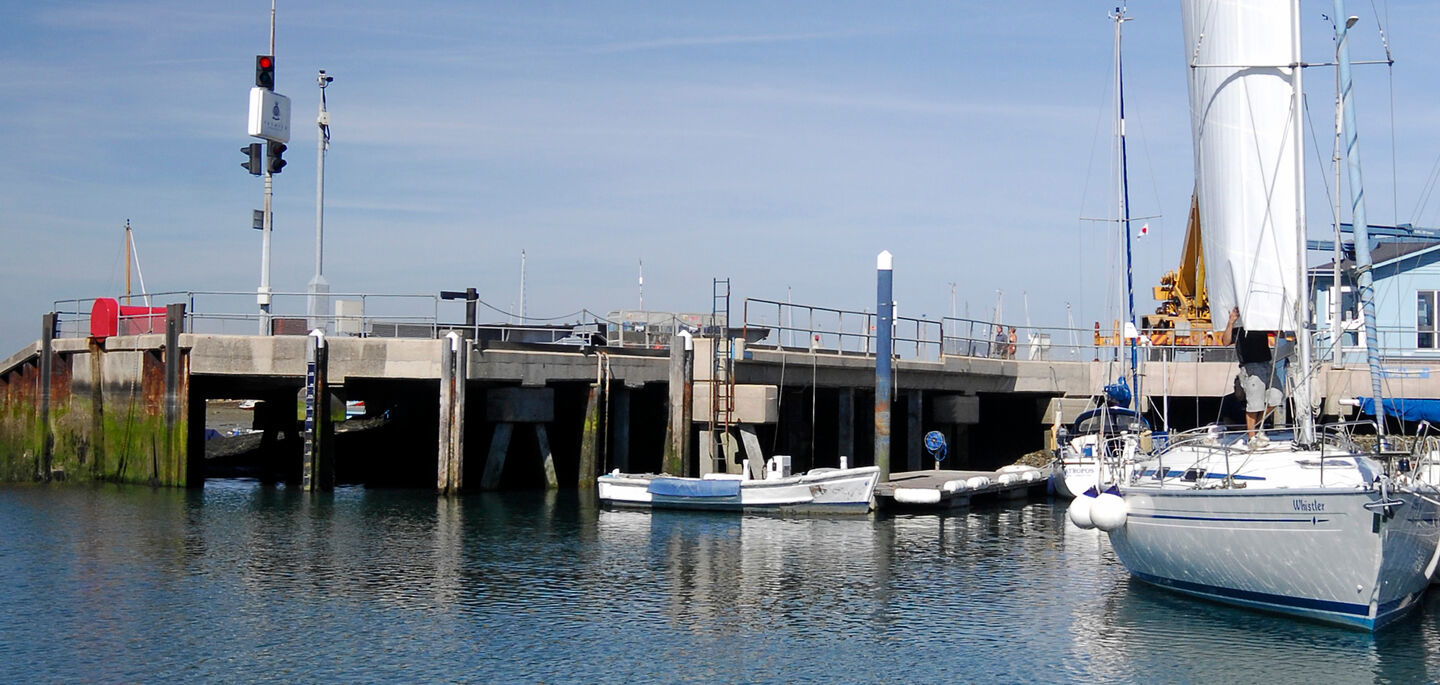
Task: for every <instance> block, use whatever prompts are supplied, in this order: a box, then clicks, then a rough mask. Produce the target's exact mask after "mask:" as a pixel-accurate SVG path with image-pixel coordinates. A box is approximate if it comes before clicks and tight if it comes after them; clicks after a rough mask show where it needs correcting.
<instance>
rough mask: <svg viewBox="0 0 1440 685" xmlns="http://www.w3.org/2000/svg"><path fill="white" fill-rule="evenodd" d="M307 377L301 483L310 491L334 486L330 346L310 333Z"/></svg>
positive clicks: (321, 335) (321, 490)
mask: <svg viewBox="0 0 1440 685" xmlns="http://www.w3.org/2000/svg"><path fill="white" fill-rule="evenodd" d="M309 345H310V349H309V350H308V352H307V354H306V356H307V360H306V361H307V362H308V363H307V367H308V368H307V369H306V378H305V463H304V467H303V469H302V470H301V478H300V486H301V488H303V489H304V490H305V491H307V492H329V491H331V490H334V489H335V462H334V449H333V442H334V435H335V428H334V425H335V424H334V421H333V420H332V418H331V414H330V346H329V345H328V344H326V340H325V337H324V335H323V334H319V331H316V332H314V333H311V334H310V337H309Z"/></svg>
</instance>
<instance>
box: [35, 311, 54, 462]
mask: <svg viewBox="0 0 1440 685" xmlns="http://www.w3.org/2000/svg"><path fill="white" fill-rule="evenodd" d="M41 326H42V327H43V330H42V331H41V333H40V420H39V425H38V426H37V427H36V428H37V430H36V434H37V435H39V436H40V459H39V460H37V463H36V473H35V478H36V480H46V481H48V480H50V469H51V459H53V458H54V448H55V437H54V434H53V433H52V432H51V428H50V383H51V380H52V379H51V375H53V373H54V369H55V312H50V313H49V314H46V315H45V316H43V317H41Z"/></svg>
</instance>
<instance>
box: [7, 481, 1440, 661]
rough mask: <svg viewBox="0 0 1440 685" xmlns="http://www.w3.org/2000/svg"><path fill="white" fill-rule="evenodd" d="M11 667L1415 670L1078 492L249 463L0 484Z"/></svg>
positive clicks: (1403, 629) (1392, 647) (1431, 640)
mask: <svg viewBox="0 0 1440 685" xmlns="http://www.w3.org/2000/svg"><path fill="white" fill-rule="evenodd" d="M0 531H4V532H3V534H0V578H4V579H5V582H4V584H3V586H0V587H3V588H4V589H3V590H0V680H6V681H15V680H36V679H39V680H67V681H95V680H99V681H137V682H138V681H155V680H165V681H173V680H192V679H193V680H246V681H262V682H265V681H270V682H281V681H283V682H290V681H294V680H321V679H323V680H338V681H406V682H414V681H433V680H462V681H486V682H490V681H505V682H513V681H541V682H555V681H560V682H568V681H576V680H586V681H595V682H616V683H619V682H646V681H660V682H706V683H709V682H787V683H788V682H836V681H845V682H893V681H900V680H903V681H906V682H924V683H928V682H955V681H960V682H966V681H976V680H981V679H984V680H987V681H993V682H1084V683H1094V682H1224V681H1240V682H1245V681H1250V680H1263V681H1265V682H1345V681H1379V682H1423V681H1434V680H1436V675H1435V674H1440V656H1437V654H1440V627H1437V626H1440V610H1437V609H1440V605H1437V604H1436V602H1437V601H1440V600H1437V599H1436V598H1434V597H1432V598H1431V599H1429V600H1427V602H1426V606H1425V608H1424V610H1423V612H1422V613H1420V614H1419V615H1417V616H1416V617H1413V618H1412V619H1409V620H1408V621H1406V622H1403V623H1402V624H1400V625H1398V626H1396V627H1395V628H1394V629H1392V630H1389V631H1386V632H1384V633H1382V634H1381V635H1380V636H1378V637H1372V636H1369V635H1365V634H1362V633H1353V632H1348V631H1343V630H1336V629H1332V628H1328V627H1325V626H1317V625H1311V624H1307V623H1301V622H1296V621H1292V620H1288V619H1283V618H1278V617H1272V616H1268V615H1264V614H1258V613H1253V612H1247V611H1241V610H1236V609H1230V608H1226V607H1219V606H1215V605H1211V604H1207V603H1204V602H1199V601H1196V600H1191V599H1188V598H1183V597H1179V596H1176V595H1173V594H1170V593H1167V592H1164V591H1161V590H1157V589H1155V588H1151V587H1148V586H1145V585H1143V584H1140V583H1137V582H1134V581H1131V580H1130V579H1129V578H1128V576H1127V575H1126V574H1125V572H1124V570H1123V568H1121V567H1120V566H1119V564H1118V563H1117V562H1116V560H1115V558H1114V555H1113V553H1112V552H1111V551H1110V548H1109V543H1108V541H1107V540H1106V539H1105V537H1104V535H1103V534H1100V533H1097V532H1096V531H1080V530H1078V529H1076V528H1074V527H1073V526H1071V525H1069V524H1068V523H1067V522H1066V521H1065V519H1064V509H1063V503H1061V504H1059V505H1057V506H1052V505H1051V504H1050V503H1048V502H1035V503H1019V504H1010V505H1004V506H993V507H980V508H976V509H974V510H972V511H959V512H951V513H945V514H939V515H934V514H915V515H909V514H905V515H873V516H868V517H835V518H823V517H822V518H784V517H765V516H731V515H716V514H698V513H689V512H665V511H660V512H653V513H652V512H646V511H612V510H605V509H599V510H597V509H596V508H595V507H594V506H593V503H586V502H584V501H582V500H581V499H579V498H578V497H577V496H576V495H575V494H574V493H564V494H561V495H559V496H554V495H552V496H549V497H546V496H543V495H539V494H535V493H514V494H504V495H495V494H489V495H472V496H466V497H463V498H459V499H443V498H436V497H434V496H433V495H432V494H430V493H428V492H383V491H367V490H365V489H362V488H342V489H340V490H337V491H336V492H335V493H334V494H332V495H322V496H306V495H304V494H302V493H299V492H296V491H293V490H287V489H285V488H273V487H265V486H261V485H258V484H256V483H253V482H239V481H215V482H211V483H208V484H207V486H206V488H205V489H204V491H203V492H174V491H157V490H150V489H148V488H126V487H115V486H105V487H97V488H74V487H71V488H35V487H17V488H0Z"/></svg>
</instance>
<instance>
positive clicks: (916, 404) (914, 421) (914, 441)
mask: <svg viewBox="0 0 1440 685" xmlns="http://www.w3.org/2000/svg"><path fill="white" fill-rule="evenodd" d="M922 409H924V402H923V397H922V396H921V394H920V391H919V390H918V389H917V390H911V391H910V392H908V393H906V395H905V443H906V449H905V464H906V466H905V470H907V471H919V470H920V462H921V459H922V455H923V454H924V450H925V445H924V434H923V433H922V431H923V430H924V429H923V428H922V427H921V426H922V424H921V421H920V418H921V416H920V412H921V410H922Z"/></svg>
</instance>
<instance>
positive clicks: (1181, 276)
mask: <svg viewBox="0 0 1440 685" xmlns="http://www.w3.org/2000/svg"><path fill="white" fill-rule="evenodd" d="M1154 293H1155V300H1156V301H1157V302H1159V303H1160V306H1159V307H1157V308H1156V309H1155V313H1154V314H1148V315H1146V316H1143V317H1141V328H1143V329H1144V330H1145V333H1146V334H1147V335H1149V336H1150V342H1151V343H1152V344H1155V345H1182V346H1183V345H1196V346H1200V345H1219V344H1220V331H1216V330H1215V327H1214V323H1213V322H1212V321H1211V319H1210V295H1209V293H1207V292H1206V290H1205V251H1204V250H1203V249H1201V238H1200V208H1199V205H1198V204H1197V203H1196V200H1195V197H1194V195H1192V196H1191V197H1190V218H1189V219H1188V220H1187V221H1186V222H1185V247H1184V249H1183V250H1181V252H1180V266H1179V267H1178V268H1176V269H1175V270H1174V271H1167V272H1166V273H1165V275H1164V276H1161V277H1160V285H1157V286H1155V289H1154ZM1182 324H1183V325H1182Z"/></svg>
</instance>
